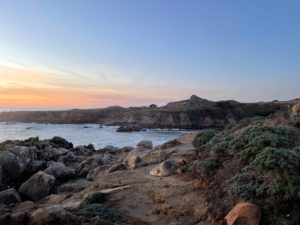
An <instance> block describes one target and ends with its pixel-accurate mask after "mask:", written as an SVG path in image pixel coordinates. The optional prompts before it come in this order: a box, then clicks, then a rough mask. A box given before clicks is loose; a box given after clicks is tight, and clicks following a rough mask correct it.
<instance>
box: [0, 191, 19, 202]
mask: <svg viewBox="0 0 300 225" xmlns="http://www.w3.org/2000/svg"><path fill="white" fill-rule="evenodd" d="M0 202H1V203H3V204H7V205H9V204H11V203H19V202H21V198H20V196H19V194H18V192H17V191H16V190H15V189H14V188H10V189H7V190H4V191H1V192H0Z"/></svg>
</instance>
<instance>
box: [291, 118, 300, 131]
mask: <svg viewBox="0 0 300 225" xmlns="http://www.w3.org/2000/svg"><path fill="white" fill-rule="evenodd" d="M290 122H291V125H292V126H294V127H296V128H298V129H299V128H300V117H299V116H297V117H293V118H292V119H291V121H290Z"/></svg>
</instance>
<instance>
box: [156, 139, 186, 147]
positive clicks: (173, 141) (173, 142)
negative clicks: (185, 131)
mask: <svg viewBox="0 0 300 225" xmlns="http://www.w3.org/2000/svg"><path fill="white" fill-rule="evenodd" d="M181 144H182V143H181V142H180V141H178V140H177V139H175V140H171V141H168V142H166V143H164V144H162V145H161V146H160V149H167V148H173V147H175V146H177V145H181Z"/></svg>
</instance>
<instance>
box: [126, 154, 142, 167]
mask: <svg viewBox="0 0 300 225" xmlns="http://www.w3.org/2000/svg"><path fill="white" fill-rule="evenodd" d="M125 164H127V165H128V167H129V168H130V169H136V168H137V167H138V166H140V165H141V158H140V155H139V154H138V152H137V151H135V150H132V151H131V152H129V153H128V155H127V157H126V160H125Z"/></svg>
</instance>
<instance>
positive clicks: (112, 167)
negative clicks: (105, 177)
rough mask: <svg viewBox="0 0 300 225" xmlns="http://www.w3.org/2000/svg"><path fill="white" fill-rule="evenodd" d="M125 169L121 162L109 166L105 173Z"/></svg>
mask: <svg viewBox="0 0 300 225" xmlns="http://www.w3.org/2000/svg"><path fill="white" fill-rule="evenodd" d="M126 169H127V166H126V165H124V164H123V163H118V164H115V165H113V166H111V167H110V168H109V169H108V170H107V173H112V172H115V171H119V170H126Z"/></svg>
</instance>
